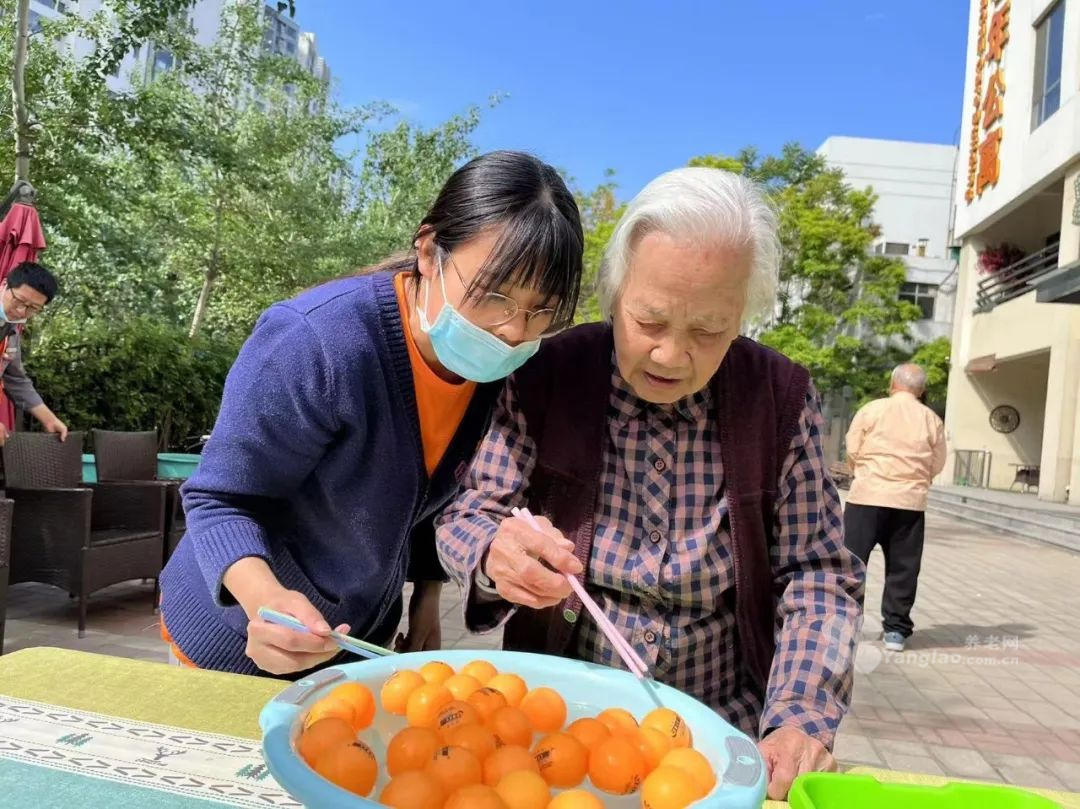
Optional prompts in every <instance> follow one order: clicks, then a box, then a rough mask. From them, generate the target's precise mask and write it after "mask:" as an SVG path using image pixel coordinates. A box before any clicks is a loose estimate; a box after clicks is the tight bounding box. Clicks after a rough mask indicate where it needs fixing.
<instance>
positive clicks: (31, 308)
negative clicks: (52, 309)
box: [8, 287, 45, 315]
mask: <svg viewBox="0 0 1080 809" xmlns="http://www.w3.org/2000/svg"><path fill="white" fill-rule="evenodd" d="M8 292H9V293H11V298H12V300H14V301H15V304H16V306H18V307H19V308H20V309H22V310H23V311H24V312H26V313H27V314H28V315H40V314H41V313H42V312H43V311H44V310H45V307H44V306H39V305H38V304H36V303H34V302H32V301H28V300H26V298H24V297H22V296H21V295H19V293H18V292H16V291H15V290H14V289H12V288H11V287H8Z"/></svg>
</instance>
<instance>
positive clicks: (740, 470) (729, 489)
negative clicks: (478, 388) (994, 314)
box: [436, 168, 865, 798]
mask: <svg viewBox="0 0 1080 809" xmlns="http://www.w3.org/2000/svg"><path fill="white" fill-rule="evenodd" d="M778 264H779V244H778V239H777V220H776V215H775V213H774V211H773V209H772V207H771V206H770V205H769V203H768V202H767V201H766V199H765V198H764V196H763V194H762V192H761V191H760V190H759V189H758V188H757V187H756V186H755V185H754V184H753V183H751V182H750V181H749V180H747V179H745V178H743V177H741V176H738V175H735V174H731V173H729V172H725V171H720V170H718V169H708V168H686V169H680V170H677V171H673V172H669V173H667V174H665V175H662V176H661V177H659V178H657V179H656V180H654V181H653V182H651V183H650V184H649V185H648V186H647V187H646V188H645V189H644V190H643V191H642V192H641V193H640V194H639V195H638V196H637V197H636V198H635V199H634V200H633V201H632V202H631V203H630V204H629V206H628V208H627V210H626V213H625V214H624V215H623V217H622V219H621V221H620V223H619V225H618V226H617V228H616V230H615V232H614V234H613V235H612V238H611V241H610V243H609V245H608V247H607V251H606V254H605V257H604V260H603V263H602V266H601V270H600V279H599V282H600V286H599V293H600V297H601V306H602V308H603V310H604V312H605V315H606V317H607V322H605V323H602V324H589V325H586V326H579V327H577V328H575V329H571V330H570V331H568V332H566V333H565V334H563V335H560V336H559V337H556V338H554V339H552V340H551V341H550V342H549V344H548V345H545V346H544V347H543V348H542V349H541V350H540V353H539V354H538V355H537V357H536V358H535V359H534V360H533V361H532V362H531V363H529V365H527V366H526V367H525V368H524V369H522V370H521V371H519V372H518V373H516V374H515V375H514V376H513V377H512V378H511V379H510V380H509V381H508V383H507V386H506V388H505V390H504V391H503V393H502V396H501V399H500V401H499V403H498V404H497V406H496V409H495V412H494V415H493V420H492V426H491V429H490V431H489V433H488V435H487V437H486V438H485V440H484V442H483V443H482V444H481V446H480V449H479V452H478V453H477V455H476V458H475V459H474V461H473V465H472V467H471V469H470V471H469V472H468V473H467V474H466V476H465V478H464V479H463V481H462V491H461V493H460V494H459V496H458V497H457V499H456V500H455V501H454V502H453V503H451V505H450V506H449V507H448V508H447V510H446V511H445V512H444V513H443V515H442V517H441V518H440V521H439V525H438V527H437V531H436V542H437V546H438V550H439V554H440V557H441V559H442V561H443V565H444V567H445V568H446V570H447V571H448V572H449V574H450V575H451V577H453V578H454V579H455V580H456V581H457V582H458V583H459V584H460V585H461V586H462V588H463V590H464V602H465V620H466V624H467V626H468V628H469V629H470V630H471V631H474V632H483V631H490V630H492V629H495V628H496V627H498V626H501V625H502V624H503V623H504V622H506V628H505V635H504V645H505V646H506V647H507V648H511V649H518V650H529V651H541V652H546V653H549V654H561V655H567V656H572V657H577V658H581V659H585V660H590V661H594V662H598V663H603V664H606V665H619V658H618V655H617V654H616V653H615V651H614V650H613V648H612V646H611V644H610V642H609V641H608V640H607V638H606V637H605V636H604V635H603V633H602V632H601V631H600V630H599V629H598V627H597V625H596V623H595V622H594V621H593V620H592V618H591V617H590V615H589V614H588V612H586V611H583V610H582V605H581V601H580V600H579V599H578V598H577V597H576V596H573V595H572V594H571V592H570V588H569V586H568V585H567V581H566V579H565V577H564V576H563V575H562V574H564V573H568V574H571V575H576V576H578V578H579V580H580V581H582V582H583V583H584V585H585V587H586V588H587V589H588V591H589V593H590V595H591V596H592V597H593V598H594V599H595V600H596V601H597V602H598V604H599V605H600V607H601V608H602V609H603V610H604V612H605V613H606V615H607V617H608V618H609V619H610V620H611V621H612V622H613V623H614V624H615V625H616V626H617V627H618V628H619V629H620V630H621V632H622V634H623V636H624V637H625V638H626V639H627V640H628V641H629V642H630V643H631V645H633V647H634V648H635V650H636V651H637V652H638V654H639V655H640V656H641V657H642V658H643V659H644V660H645V661H646V662H647V663H648V664H649V666H650V668H651V671H652V673H653V674H654V676H656V677H657V679H659V680H662V681H664V682H666V683H668V684H670V685H673V686H675V687H676V688H679V689H681V690H683V691H685V692H686V693H688V694H691V695H692V696H694V697H696V698H697V699H699V700H701V701H702V702H704V703H705V704H707V705H709V706H711V707H712V708H713V709H714V710H716V711H717V712H718V713H719V714H720V715H722V716H724V717H725V718H726V719H728V720H729V721H730V722H731V723H732V724H734V725H736V726H737V727H739V728H741V729H742V730H743V731H745V732H746V733H748V734H749V735H750V736H751V737H753V738H759V739H760V741H759V747H760V749H761V751H762V754H763V756H764V758H765V760H766V762H767V763H768V765H769V770H770V778H769V794H770V796H772V797H775V798H783V797H785V796H786V795H787V791H788V788H789V786H790V784H791V781H792V780H793V779H794V777H795V776H796V775H798V774H799V773H801V772H805V771H809V770H818V769H828V768H831V767H834V766H835V762H834V761H833V759H832V756H831V754H830V753H829V750H830V749H831V747H832V743H833V736H834V734H835V732H836V729H837V726H838V725H839V723H840V719H841V717H842V716H843V714H844V712H845V711H846V709H847V706H848V703H849V699H850V693H851V682H852V662H853V651H854V644H855V639H856V638H857V635H858V628H859V621H860V619H861V605H862V594H863V578H864V575H865V568H864V567H863V565H862V563H861V562H860V561H859V560H858V559H857V558H855V557H854V556H853V555H852V554H851V553H850V552H849V551H848V550H846V548H845V547H844V542H843V526H842V523H843V518H842V514H841V509H840V502H839V498H838V496H837V493H836V489H835V488H834V486H833V484H832V481H831V480H830V479H829V476H828V474H827V473H826V469H825V462H824V459H823V455H822V447H821V424H822V422H821V415H820V410H819V406H818V396H817V393H816V392H815V390H814V388H813V386H812V385H811V383H810V377H809V374H808V373H807V371H806V370H805V369H803V368H801V367H799V366H797V365H796V364H795V363H793V362H791V361H790V360H788V359H787V358H785V357H783V356H781V355H779V354H777V353H776V352H773V351H771V350H769V349H767V348H765V347H763V346H761V345H758V344H757V343H755V342H753V341H751V340H748V339H746V338H744V337H740V336H739V334H740V330H741V327H742V325H743V323H745V322H747V321H748V320H750V319H751V318H752V317H754V316H755V315H759V314H763V313H766V312H769V311H771V309H772V306H773V303H774V296H775V290H776V279H777V272H778ZM516 506H528V508H529V509H530V510H531V511H532V512H533V513H534V514H536V515H537V516H540V515H543V516H542V517H541V520H540V521H541V524H542V528H543V530H541V531H537V530H535V529H533V528H530V526H529V525H528V524H527V523H526V522H525V521H523V520H520V519H516V518H513V517H511V509H513V508H514V507H516ZM544 563H546V564H544ZM547 565H550V567H548V566H547ZM552 568H553V569H554V571H557V572H554V571H553V570H552Z"/></svg>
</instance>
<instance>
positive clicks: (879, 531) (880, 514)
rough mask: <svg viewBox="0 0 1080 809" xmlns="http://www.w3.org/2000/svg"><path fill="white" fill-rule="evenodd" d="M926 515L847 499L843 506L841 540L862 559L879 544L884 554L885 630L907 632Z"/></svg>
mask: <svg viewBox="0 0 1080 809" xmlns="http://www.w3.org/2000/svg"><path fill="white" fill-rule="evenodd" d="M925 528H926V515H925V514H924V513H923V512H921V511H908V510H906V509H901V508H887V507H885V506H860V505H855V504H852V503H849V504H848V505H847V507H846V508H845V509H844V537H845V539H844V542H845V544H846V545H847V547H848V549H849V550H850V551H851V552H852V553H854V554H855V555H856V556H858V557H859V558H860V559H862V560H863V562H868V561H869V560H870V551H872V550H873V549H874V546H875V545H880V546H881V550H882V551H883V552H884V554H885V594H884V595H883V596H882V598H881V623H882V627H883V628H884V630H885V631H886V632H899V633H900V634H901V635H903V636H904V637H905V638H906V637H907V636H909V635H910V634H911V631H912V629H914V626H915V625H914V624H913V623H911V608H912V607H913V606H914V605H915V589H916V587H917V586H918V583H919V568H920V566H921V565H922V552H923V538H924V533H925Z"/></svg>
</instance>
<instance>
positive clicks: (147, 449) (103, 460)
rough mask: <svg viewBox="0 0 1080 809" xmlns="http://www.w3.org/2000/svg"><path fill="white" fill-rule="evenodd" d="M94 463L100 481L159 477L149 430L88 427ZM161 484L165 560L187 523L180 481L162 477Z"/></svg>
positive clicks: (154, 443)
mask: <svg viewBox="0 0 1080 809" xmlns="http://www.w3.org/2000/svg"><path fill="white" fill-rule="evenodd" d="M90 435H91V439H92V440H93V442H94V462H95V465H96V466H97V478H98V480H100V481H117V482H125V481H132V480H141V481H146V480H159V479H158V476H157V449H158V436H157V433H156V432H155V431H153V430H150V431H148V432H141V433H125V432H119V431H116V430H91V431H90ZM159 482H160V483H161V484H162V485H164V486H165V556H164V560H163V561H166V562H167V561H168V560H169V557H170V556H172V552H173V551H174V550H176V545H177V543H179V542H180V539H181V537H183V536H184V532H186V531H187V524H186V522H185V520H184V504H183V502H181V500H180V484H181V483H182V482H183V481H180V480H168V479H162V480H159Z"/></svg>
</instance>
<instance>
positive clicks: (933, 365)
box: [911, 337, 952, 410]
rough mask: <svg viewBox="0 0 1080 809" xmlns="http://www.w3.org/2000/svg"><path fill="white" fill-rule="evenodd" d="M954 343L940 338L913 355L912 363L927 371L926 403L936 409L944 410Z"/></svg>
mask: <svg viewBox="0 0 1080 809" xmlns="http://www.w3.org/2000/svg"><path fill="white" fill-rule="evenodd" d="M951 355H952V343H951V342H950V341H949V338H948V337H939V338H937V339H936V340H932V341H930V342H929V343H923V344H922V345H921V346H919V347H918V349H916V351H915V353H914V354H912V355H911V361H912V362H913V363H915V364H916V365H919V366H921V367H922V369H923V370H924V371H926V401H927V402H928V403H929V404H931V405H933V406H934V407H935V408H936V409H941V410H943V409H944V406H945V395H946V393H947V391H948V388H949V358H950V356H951Z"/></svg>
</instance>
